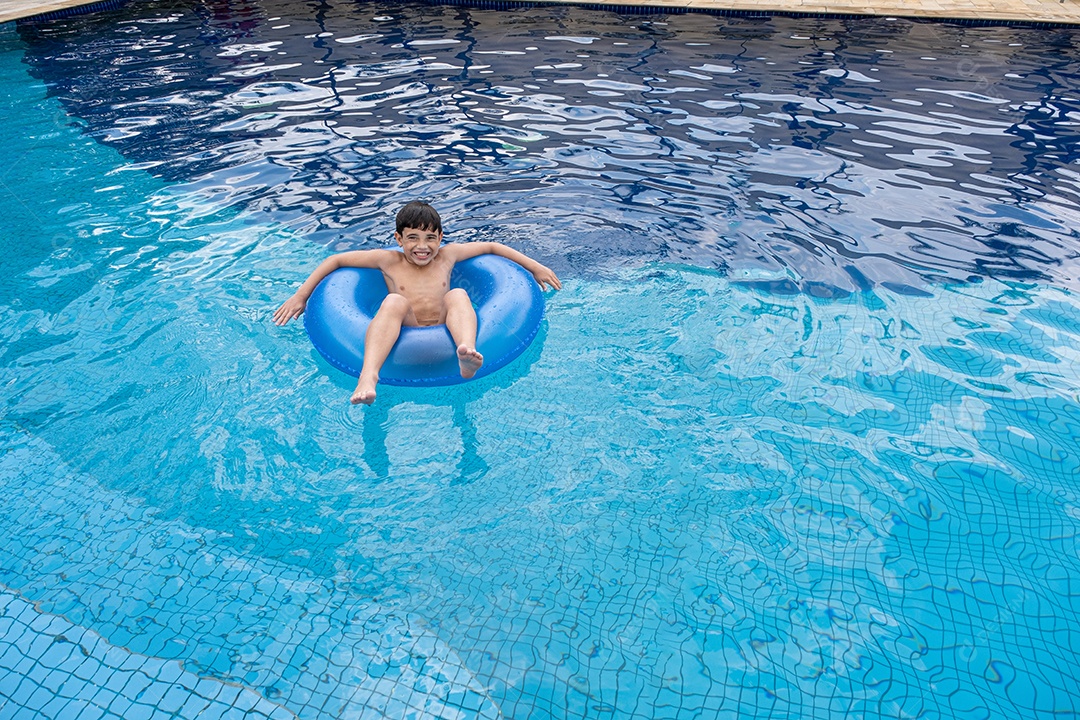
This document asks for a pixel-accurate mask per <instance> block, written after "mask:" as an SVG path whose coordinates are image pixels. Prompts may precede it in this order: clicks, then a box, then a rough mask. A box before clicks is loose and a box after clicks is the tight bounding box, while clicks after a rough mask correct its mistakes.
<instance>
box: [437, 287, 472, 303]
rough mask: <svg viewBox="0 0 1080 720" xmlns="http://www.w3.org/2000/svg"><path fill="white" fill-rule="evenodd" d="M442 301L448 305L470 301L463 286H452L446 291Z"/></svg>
mask: <svg viewBox="0 0 1080 720" xmlns="http://www.w3.org/2000/svg"><path fill="white" fill-rule="evenodd" d="M444 302H445V303H446V304H447V305H449V304H451V303H470V304H471V303H472V300H470V299H469V293H467V292H465V290H464V289H463V288H454V289H453V290H451V291H450V292H448V293H446V295H445V300H444Z"/></svg>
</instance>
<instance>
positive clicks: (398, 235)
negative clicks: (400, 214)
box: [394, 232, 402, 245]
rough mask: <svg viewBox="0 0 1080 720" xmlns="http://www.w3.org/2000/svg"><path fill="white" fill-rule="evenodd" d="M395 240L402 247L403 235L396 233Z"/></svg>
mask: <svg viewBox="0 0 1080 720" xmlns="http://www.w3.org/2000/svg"><path fill="white" fill-rule="evenodd" d="M394 240H395V241H397V244H398V245H402V242H401V233H399V232H395V233H394Z"/></svg>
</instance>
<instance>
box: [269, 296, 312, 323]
mask: <svg viewBox="0 0 1080 720" xmlns="http://www.w3.org/2000/svg"><path fill="white" fill-rule="evenodd" d="M306 307H307V299H306V298H302V297H300V296H299V295H293V296H292V297H291V298H289V299H288V300H286V301H285V302H283V303H281V307H279V308H278V309H277V310H275V311H274V324H275V325H284V324H286V323H287V322H289V321H290V320H294V319H296V318H298V317H300V316H301V315H303V314H304V308H306Z"/></svg>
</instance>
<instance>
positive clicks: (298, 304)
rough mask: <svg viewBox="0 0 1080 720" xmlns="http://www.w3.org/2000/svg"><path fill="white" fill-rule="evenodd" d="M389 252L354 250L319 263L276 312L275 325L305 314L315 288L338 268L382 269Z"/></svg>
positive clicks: (332, 256)
mask: <svg viewBox="0 0 1080 720" xmlns="http://www.w3.org/2000/svg"><path fill="white" fill-rule="evenodd" d="M387 252H389V251H388V250H354V251H352V252H344V253H338V254H337V255H331V256H330V257H328V258H326V259H325V260H323V261H322V262H321V263H319V266H318V267H317V268H315V270H314V271H313V272H312V273H311V275H309V276H308V279H307V280H305V281H304V284H303V285H301V286H300V289H299V290H297V291H296V293H295V294H294V295H293V296H292V297H291V298H289V299H288V300H286V301H285V302H283V303H282V304H281V307H279V308H278V309H277V310H275V311H274V324H275V325H284V324H286V323H287V322H289V321H290V320H294V319H296V318H298V317H300V316H301V315H303V314H304V309H305V308H306V307H307V301H308V298H309V297H311V293H313V292H315V288H316V287H317V286H318V284H319V283H320V282H322V279H323V278H324V277H326V276H327V275H329V274H330V273H332V272H334V271H335V270H337V269H338V268H343V267H363V268H378V269H380V270H381V269H382V267H383V265H384V264H385V262H386V259H387V257H386V255H385V253H387Z"/></svg>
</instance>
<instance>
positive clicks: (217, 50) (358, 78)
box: [20, 1, 1080, 297]
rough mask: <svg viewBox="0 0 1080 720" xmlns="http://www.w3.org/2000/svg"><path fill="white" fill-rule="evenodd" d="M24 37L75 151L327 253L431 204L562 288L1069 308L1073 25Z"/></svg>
mask: <svg viewBox="0 0 1080 720" xmlns="http://www.w3.org/2000/svg"><path fill="white" fill-rule="evenodd" d="M20 30H21V33H22V36H23V38H24V39H25V40H26V42H27V43H28V50H27V57H26V59H27V62H28V63H29V64H30V65H31V67H32V69H33V72H35V73H36V74H38V75H39V76H40V77H41V78H43V79H44V80H45V81H46V82H47V83H49V85H50V88H51V92H52V93H53V94H54V95H56V96H57V97H59V98H60V99H61V100H63V102H64V103H65V105H66V107H67V108H68V109H69V111H70V112H71V113H73V114H74V115H76V116H77V117H79V118H80V119H82V120H83V121H85V122H86V123H87V132H88V133H90V134H91V135H93V136H94V137H97V138H98V139H99V140H100V141H101V142H104V143H106V144H109V145H110V146H112V147H115V148H116V149H118V150H119V151H120V152H122V153H124V154H125V155H126V156H128V157H129V158H130V159H131V160H132V161H134V162H138V163H144V164H145V166H146V167H148V168H151V172H153V173H155V174H159V175H160V176H161V177H163V178H165V179H167V180H170V181H173V182H178V183H182V191H185V192H188V193H191V194H192V195H194V196H196V197H197V198H198V200H199V202H201V203H206V204H208V205H211V206H215V207H219V206H240V207H244V208H249V209H255V210H258V211H260V212H263V213H266V214H267V216H268V218H269V219H271V220H273V221H274V222H277V223H281V224H282V225H284V226H287V227H290V228H293V229H295V230H296V231H299V232H301V233H303V234H305V235H307V236H308V237H311V238H313V239H316V240H318V241H319V242H322V243H324V244H327V245H329V246H332V247H334V248H343V247H357V246H372V245H376V244H380V243H381V242H382V241H383V240H384V239H385V238H384V236H385V233H383V232H382V231H381V230H382V228H383V225H384V222H385V220H384V219H385V217H387V216H388V214H390V213H391V212H392V211H393V210H394V209H395V208H396V207H398V206H399V205H400V204H401V202H402V201H403V200H404V199H406V198H410V197H413V196H417V195H420V196H425V197H428V198H431V199H433V200H435V201H437V202H438V203H439V206H440V208H441V209H442V210H443V211H444V215H445V216H447V217H448V219H449V220H450V221H451V224H450V227H451V229H452V230H454V237H456V238H457V239H471V238H474V237H485V238H490V237H498V238H501V239H504V240H507V241H510V242H513V243H515V244H517V245H519V246H520V247H522V248H523V249H525V250H527V251H528V252H530V253H531V254H534V255H537V256H539V257H541V258H542V259H543V260H544V261H545V262H547V263H548V264H550V265H552V266H553V267H554V268H555V269H556V270H557V271H564V272H573V273H580V274H589V273H593V272H601V273H603V272H607V271H610V270H613V269H614V268H616V267H618V266H621V265H625V264H627V263H637V262H641V261H648V260H675V261H680V262H685V263H689V264H694V265H699V266H705V267H714V268H718V269H720V270H722V271H724V272H727V273H729V274H730V275H731V276H732V277H733V278H735V279H738V280H745V281H748V282H763V283H773V284H779V285H780V286H788V285H790V286H791V287H795V288H798V289H799V290H802V291H807V292H810V293H811V294H823V295H826V296H830V297H835V296H840V295H844V294H847V293H851V292H855V291H858V290H861V289H862V288H863V287H865V286H867V285H870V286H874V285H881V284H885V285H887V286H889V287H891V288H893V289H904V288H918V287H920V286H924V285H925V284H926V283H928V282H936V281H940V280H966V279H968V278H969V277H971V276H994V277H999V278H1006V279H1009V278H1011V279H1027V280H1033V279H1042V280H1053V281H1054V282H1057V283H1061V284H1064V285H1068V286H1071V287H1077V279H1076V263H1077V261H1076V257H1077V253H1076V250H1075V246H1076V235H1075V231H1074V230H1073V229H1072V227H1073V226H1074V225H1075V224H1076V223H1075V220H1076V219H1077V218H1076V217H1075V215H1076V212H1075V201H1076V197H1077V195H1078V194H1080V189H1078V185H1077V180H1078V179H1080V175H1078V174H1077V173H1075V172H1074V171H1073V170H1072V169H1071V168H1070V165H1071V164H1072V163H1073V162H1074V161H1075V160H1076V159H1077V158H1078V157H1080V151H1078V150H1077V147H1078V146H1077V143H1076V142H1075V130H1074V129H1073V128H1072V124H1073V123H1074V120H1075V113H1076V112H1077V105H1078V103H1080V99H1078V97H1077V94H1076V93H1075V92H1074V88H1075V87H1076V84H1077V82H1076V80H1077V78H1076V75H1077V61H1076V57H1077V53H1076V38H1077V35H1076V33H1075V32H1073V31H1071V30H1045V29H1038V30H1037V29H1023V28H1003V27H993V28H971V27H958V26H950V25H945V24H937V23H915V22H909V21H902V20H896V21H889V20H885V19H871V18H866V19H848V20H843V19H789V18H722V17H712V16H707V15H696V14H687V15H672V16H666V17H662V18H658V17H653V18H652V19H644V18H643V17H640V16H622V15H618V14H615V13H610V12H600V11H594V10H586V9H582V8H570V7H559V8H545V9H544V10H543V11H542V12H539V11H538V12H534V13H529V14H528V15H522V14H518V13H499V12H491V11H482V10H473V9H467V8H460V7H448V6H431V5H427V4H409V3H405V4H394V3H379V4H375V5H364V6H342V7H330V6H325V5H322V6H319V7H318V8H316V9H315V11H314V12H312V11H311V10H309V9H308V8H307V7H304V8H297V7H295V6H290V5H288V4H286V3H281V2H269V1H268V2H261V3H258V4H237V3H217V4H211V5H208V6H204V5H200V6H198V7H194V6H188V5H186V4H184V3H176V2H154V3H140V4H138V5H136V6H131V7H129V8H126V9H123V10H119V11H116V12H113V13H106V14H103V15H95V16H90V17H82V18H74V19H71V20H66V21H61V22H54V23H49V24H41V25H30V24H23V25H21V26H20Z"/></svg>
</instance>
